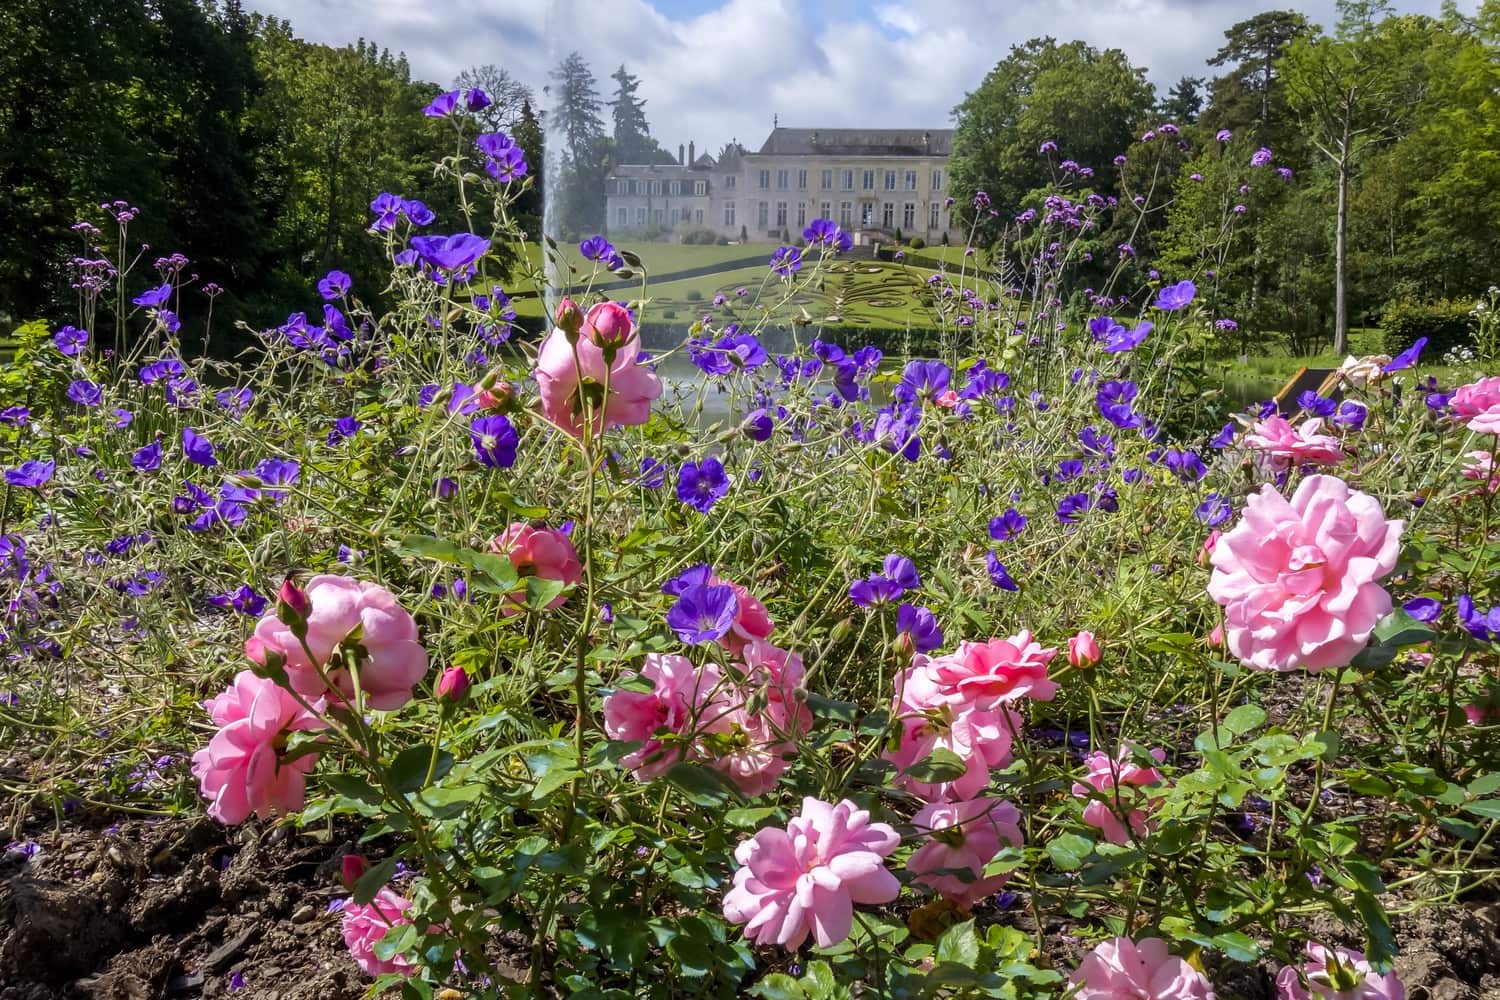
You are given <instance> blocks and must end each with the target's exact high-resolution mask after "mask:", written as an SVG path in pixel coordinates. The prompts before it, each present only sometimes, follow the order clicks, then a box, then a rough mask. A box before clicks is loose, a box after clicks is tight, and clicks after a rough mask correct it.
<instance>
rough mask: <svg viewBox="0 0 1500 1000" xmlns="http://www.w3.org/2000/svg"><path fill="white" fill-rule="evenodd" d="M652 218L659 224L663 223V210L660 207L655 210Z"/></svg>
mask: <svg viewBox="0 0 1500 1000" xmlns="http://www.w3.org/2000/svg"><path fill="white" fill-rule="evenodd" d="M651 219H652V221H653V222H655V223H656V224H657V225H658V226H659V225H661V223H662V210H661V209H659V208H658V209H657V210H656V211H655V212H653V213H652V216H651Z"/></svg>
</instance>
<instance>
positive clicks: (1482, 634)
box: [1456, 594, 1500, 642]
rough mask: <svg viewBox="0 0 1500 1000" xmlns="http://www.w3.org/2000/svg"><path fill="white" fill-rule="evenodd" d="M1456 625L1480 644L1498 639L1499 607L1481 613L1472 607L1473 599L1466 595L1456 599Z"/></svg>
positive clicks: (1499, 631)
mask: <svg viewBox="0 0 1500 1000" xmlns="http://www.w3.org/2000/svg"><path fill="white" fill-rule="evenodd" d="M1456 610H1457V612H1458V623H1459V624H1460V625H1462V626H1463V627H1464V628H1465V629H1466V630H1467V631H1468V633H1469V634H1470V635H1472V636H1473V637H1474V638H1476V639H1478V640H1479V641H1480V642H1488V641H1491V640H1494V639H1497V638H1500V607H1496V608H1490V609H1489V611H1487V612H1484V613H1481V612H1480V611H1479V610H1478V609H1477V608H1475V607H1474V599H1473V598H1472V597H1470V596H1469V595H1468V594H1460V595H1459V597H1458V606H1457V608H1456Z"/></svg>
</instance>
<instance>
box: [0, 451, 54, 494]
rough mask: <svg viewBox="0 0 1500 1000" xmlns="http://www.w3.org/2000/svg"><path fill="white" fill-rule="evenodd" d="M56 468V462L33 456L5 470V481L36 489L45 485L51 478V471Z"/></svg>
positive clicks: (12, 484) (13, 484)
mask: <svg viewBox="0 0 1500 1000" xmlns="http://www.w3.org/2000/svg"><path fill="white" fill-rule="evenodd" d="M56 468H57V463H56V462H53V461H50V460H42V459H36V458H33V459H30V460H28V461H25V462H22V463H21V464H20V465H18V466H16V467H15V468H14V469H7V470H5V481H6V483H8V484H10V485H11V486H25V487H29V488H31V489H37V488H39V487H42V486H45V485H47V483H48V482H49V481H50V480H51V479H52V473H53V471H55V470H56Z"/></svg>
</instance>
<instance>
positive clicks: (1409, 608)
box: [1401, 597, 1443, 622]
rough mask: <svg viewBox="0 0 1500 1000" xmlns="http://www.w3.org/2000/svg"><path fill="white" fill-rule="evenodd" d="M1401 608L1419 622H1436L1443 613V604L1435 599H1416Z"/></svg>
mask: <svg viewBox="0 0 1500 1000" xmlns="http://www.w3.org/2000/svg"><path fill="white" fill-rule="evenodd" d="M1401 607H1402V608H1403V609H1405V611H1406V613H1407V614H1409V615H1411V616H1412V617H1413V618H1415V619H1416V620H1417V621H1419V622H1435V621H1437V620H1438V616H1440V615H1441V614H1442V613H1443V602H1442V601H1439V600H1437V599H1436V598H1433V597H1414V598H1412V599H1411V600H1409V601H1407V602H1406V603H1405V604H1403V605H1401Z"/></svg>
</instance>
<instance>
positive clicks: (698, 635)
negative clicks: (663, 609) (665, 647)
mask: <svg viewBox="0 0 1500 1000" xmlns="http://www.w3.org/2000/svg"><path fill="white" fill-rule="evenodd" d="M739 609H740V602H739V600H738V599H737V598H736V597H735V596H734V588H733V587H729V586H724V585H718V584H706V583H694V584H690V585H688V586H687V587H685V588H683V590H682V591H681V592H680V593H679V594H678V595H677V601H676V603H674V604H673V605H672V608H671V610H669V611H668V612H667V624H668V625H669V626H670V627H671V629H672V631H673V632H676V633H677V638H679V639H681V640H682V641H683V642H685V643H687V644H688V645H690V646H693V645H697V644H698V643H700V642H717V641H718V640H719V639H722V638H723V637H724V636H726V635H728V634H729V629H730V628H731V627H732V626H733V625H734V618H735V615H736V614H738V613H739Z"/></svg>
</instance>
